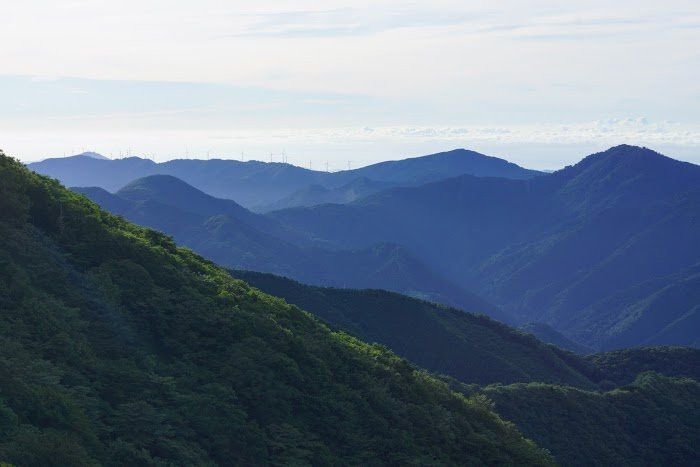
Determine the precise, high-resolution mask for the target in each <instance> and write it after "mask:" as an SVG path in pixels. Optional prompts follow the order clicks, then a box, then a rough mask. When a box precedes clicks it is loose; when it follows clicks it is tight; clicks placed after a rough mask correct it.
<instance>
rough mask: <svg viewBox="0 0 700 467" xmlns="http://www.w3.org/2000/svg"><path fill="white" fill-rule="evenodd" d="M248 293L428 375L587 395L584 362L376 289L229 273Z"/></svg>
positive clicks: (589, 371) (477, 320)
mask: <svg viewBox="0 0 700 467" xmlns="http://www.w3.org/2000/svg"><path fill="white" fill-rule="evenodd" d="M231 273H232V275H233V276H234V277H237V278H240V279H242V280H244V281H246V282H247V283H249V284H251V285H252V286H254V287H257V288H259V289H261V290H263V291H265V292H267V293H269V294H272V295H275V296H279V297H282V298H284V299H285V300H286V301H287V302H289V303H293V304H295V305H298V306H299V307H301V308H303V309H305V310H308V311H310V312H312V313H314V314H316V315H317V316H319V317H320V318H322V319H323V320H324V321H326V322H328V323H330V324H331V325H332V326H334V327H337V328H339V329H342V330H345V331H347V332H350V333H352V334H354V335H356V336H358V337H360V338H361V339H363V340H366V341H370V342H379V343H380V344H382V345H385V346H387V347H389V348H390V349H391V350H393V351H394V352H396V353H397V354H399V355H401V356H403V357H405V358H408V359H409V360H411V361H413V362H415V363H417V364H419V365H421V366H422V367H424V368H427V369H429V370H430V371H433V372H438V373H443V374H446V375H449V376H452V377H454V378H457V379H459V380H461V381H463V382H465V383H479V384H485V383H495V382H501V383H509V382H516V381H547V382H557V383H564V384H570V385H573V386H578V387H584V388H591V387H594V386H595V383H594V382H593V381H592V380H591V379H590V378H589V377H595V376H594V370H593V368H592V367H590V368H589V366H588V365H587V364H586V363H585V362H584V361H582V360H579V359H578V358H576V357H575V356H573V355H570V354H568V353H565V352H562V351H560V350H559V349H557V348H554V347H551V346H548V345H545V344H543V343H542V342H540V341H538V340H537V339H534V338H532V337H530V336H526V335H524V334H521V333H519V332H517V331H515V330H513V329H511V328H508V327H507V326H504V325H502V324H500V323H497V322H495V321H492V320H491V319H489V318H487V317H485V316H478V315H473V314H469V313H464V312H462V311H458V310H455V309H450V308H446V307H441V306H438V305H434V304H432V303H427V302H423V301H420V300H416V299H413V298H409V297H405V296H402V295H398V294H395V293H391V292H386V291H382V290H352V289H333V288H321V287H313V286H309V285H304V284H300V283H298V282H295V281H292V280H290V279H285V278H282V277H277V276H273V275H271V274H261V273H255V272H250V271H232V272H231Z"/></svg>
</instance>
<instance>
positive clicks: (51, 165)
mask: <svg viewBox="0 0 700 467" xmlns="http://www.w3.org/2000/svg"><path fill="white" fill-rule="evenodd" d="M86 160H87V159H86V158H84V157H79V158H66V159H65V160H63V161H62V160H60V159H54V160H49V161H46V164H45V165H42V166H35V165H32V166H31V167H32V168H37V169H41V170H45V171H48V172H50V174H51V175H52V176H56V177H59V178H61V177H62V176H63V175H64V174H65V173H66V171H68V169H69V168H72V169H75V170H74V171H73V172H70V173H71V175H70V177H72V178H70V177H69V178H70V179H71V180H75V181H77V183H75V182H74V184H76V185H87V184H90V182H91V178H90V176H89V175H85V174H92V172H90V170H88V171H87V172H84V171H83V168H82V167H83V166H84V165H85V161H86ZM139 161H141V162H139ZM97 162H98V163H102V162H104V161H97ZM107 162H108V163H112V162H116V163H119V164H122V165H123V166H124V167H127V166H128V165H129V164H137V165H138V164H141V163H144V164H146V162H145V161H143V160H131V159H129V160H125V161H121V162H120V161H107ZM228 162H229V163H230V164H233V165H236V164H241V163H238V162H232V161H228ZM477 162H478V163H477ZM94 164H95V161H94V160H91V161H88V162H87V166H89V167H92V166H93V165H94ZM148 164H150V166H151V167H156V168H158V169H160V168H163V167H165V166H164V165H163V164H158V165H155V164H153V163H150V162H148ZM178 164H184V165H187V164H192V167H194V166H197V167H200V166H201V167H207V168H206V169H201V168H200V169H198V170H196V171H195V170H192V171H193V172H196V173H199V174H200V175H201V174H204V173H210V172H213V171H215V170H216V169H217V168H220V169H221V170H222V172H221V174H219V175H217V176H216V177H214V179H212V182H211V187H212V188H209V190H217V189H218V188H216V187H217V186H218V185H217V183H218V182H217V181H216V180H221V179H222V178H225V177H227V176H228V175H227V173H228V172H226V171H225V170H224V166H225V164H224V161H189V162H188V161H173V164H172V165H171V166H167V167H174V166H178ZM222 164H223V165H222ZM258 164H261V166H265V167H264V168H261V169H260V171H259V172H258V173H257V175H256V176H259V177H261V178H260V180H262V179H265V180H266V181H264V182H263V181H261V182H260V183H259V185H260V187H264V186H267V185H266V184H271V183H274V181H275V180H276V181H278V182H280V185H281V186H285V187H287V188H290V186H291V185H293V184H294V183H295V182H290V181H289V180H291V178H290V177H288V176H287V175H280V174H279V173H277V172H275V173H276V175H270V174H271V173H272V172H271V171H273V170H276V169H279V168H280V167H281V166H280V165H278V164H263V163H258ZM166 165H167V164H166ZM56 167H59V169H56ZM114 167H115V171H116V172H117V173H116V174H115V175H114V177H111V178H110V177H109V175H107V173H105V174H102V175H101V177H102V178H98V179H97V181H99V180H103V179H105V178H107V179H108V180H119V179H120V177H123V174H124V173H125V172H123V171H121V170H122V169H121V168H119V167H122V166H121V165H115V166H114ZM455 167H457V168H455ZM494 167H498V168H499V170H500V171H501V172H500V173H493V172H488V170H487V169H489V170H492V169H493V168H494ZM249 168H250V167H249ZM450 168H452V169H453V170H450ZM467 168H470V169H471V170H473V171H476V169H479V175H481V176H474V175H470V174H462V175H460V173H465V172H464V170H466V169H467ZM117 169H118V170H117ZM287 169H289V170H292V169H291V168H285V170H287ZM297 169H298V170H299V171H302V172H299V173H304V174H305V175H304V176H303V177H306V178H309V177H312V176H313V177H316V176H318V177H320V178H323V177H330V178H333V177H335V182H333V183H334V185H333V186H335V187H336V188H332V189H331V188H327V187H326V188H323V189H318V187H323V186H324V185H318V187H317V189H315V190H316V192H318V193H319V195H318V197H317V201H319V202H324V201H328V200H332V201H335V202H336V203H335V204H316V201H313V198H314V196H311V197H308V198H305V196H304V195H303V193H304V189H303V188H298V187H297V188H295V189H296V191H292V193H291V194H289V193H288V194H286V195H285V197H282V198H278V199H277V201H278V202H279V204H278V206H287V205H288V204H295V203H298V204H301V205H308V206H304V207H292V208H286V209H281V210H276V211H273V212H270V213H268V214H266V215H265V216H260V215H259V214H254V213H252V212H249V211H245V212H246V214H241V213H242V212H243V211H244V209H243V208H242V207H241V206H239V205H236V206H237V207H236V212H238V213H239V214H227V213H228V212H229V211H227V209H233V208H225V207H224V205H225V203H227V202H230V201H226V200H221V199H219V200H215V199H213V198H211V197H209V198H206V200H205V199H204V197H206V195H204V194H203V193H200V192H197V195H196V196H195V194H194V192H193V191H192V188H191V187H187V186H186V185H185V184H183V183H181V182H175V181H174V180H172V179H169V180H170V182H169V183H171V184H172V185H173V186H175V185H177V186H179V187H180V188H177V187H176V188H165V187H160V186H158V185H159V183H160V182H159V180H160V181H161V182H162V181H163V180H164V179H158V178H157V177H156V179H152V178H150V177H147V178H145V179H143V180H139V181H138V182H134V183H136V184H137V185H138V184H141V185H149V186H150V188H148V189H141V190H140V191H139V190H134V189H133V187H131V188H129V186H128V184H127V186H126V187H124V190H122V191H118V192H117V193H115V194H110V193H106V192H100V191H99V190H97V189H94V188H91V189H80V190H82V191H83V192H85V193H86V194H88V195H89V196H90V197H91V198H92V199H94V200H96V201H98V202H100V203H101V204H102V205H103V206H104V207H106V208H107V209H110V210H112V211H113V212H117V213H120V214H122V215H124V216H125V217H127V218H128V219H130V220H133V221H134V222H137V223H140V224H142V225H147V226H150V227H153V228H157V229H159V230H162V231H164V232H166V233H168V234H171V235H174V236H175V238H176V239H177V240H178V241H180V242H182V243H183V244H186V245H188V246H190V247H192V248H194V249H195V250H196V251H198V252H199V253H201V254H203V255H205V256H207V257H209V258H211V259H213V260H214V261H217V262H219V263H221V264H223V265H226V266H229V267H234V268H239V269H251V270H257V271H264V272H272V273H275V274H279V275H284V276H288V277H291V278H294V279H296V280H300V281H302V282H307V283H311V284H316V285H333V286H340V287H343V286H346V287H360V288H364V287H372V288H385V289H389V290H394V291H397V292H401V293H407V294H410V295H413V296H416V297H420V298H426V299H431V300H435V301H440V302H443V303H446V304H448V305H452V306H456V307H459V308H463V309H466V310H468V311H481V312H484V313H487V314H489V315H490V316H492V317H495V318H497V319H499V320H502V321H504V322H507V323H511V324H515V325H525V324H527V323H537V326H535V327H532V328H531V330H532V331H533V332H536V333H538V335H539V336H540V337H542V338H545V335H549V336H550V337H551V338H553V336H554V335H555V333H556V334H559V337H558V338H557V340H556V342H557V343H559V344H560V345H565V344H564V342H566V341H569V342H570V344H566V345H568V347H569V348H577V349H578V350H579V351H585V350H583V349H592V350H597V349H614V348H624V347H629V346H636V345H656V344H671V345H690V346H698V345H700V332H698V329H699V328H700V321H699V320H700V308H699V306H700V298H699V297H698V295H697V294H698V290H700V287H698V280H699V279H698V277H699V276H698V272H699V269H698V268H700V242H697V239H698V238H700V225H699V224H698V221H697V219H698V217H699V215H700V167H698V166H696V165H693V164H689V163H684V162H679V161H676V160H673V159H670V158H668V157H665V156H662V155H661V154H658V153H656V152H654V151H651V150H649V149H646V148H640V147H635V146H625V145H623V146H617V147H614V148H611V149H609V150H607V151H604V152H601V153H598V154H594V155H591V156H588V157H586V158H584V159H583V160H582V161H581V162H579V163H578V164H575V165H573V166H569V167H566V168H564V169H562V170H559V171H555V172H553V173H551V174H543V173H539V172H534V171H527V170H525V169H522V168H519V167H517V166H514V165H512V164H508V163H506V162H505V161H503V160H501V159H495V158H488V157H486V156H482V155H478V154H476V153H472V152H469V151H463V150H459V151H451V152H447V153H441V154H436V155H431V156H425V157H423V158H415V159H407V160H404V161H395V162H388V163H382V164H377V165H374V166H369V167H367V168H363V169H357V170H355V171H346V172H339V173H334V174H327V173H322V172H309V171H304V169H300V168H295V169H294V170H297ZM149 170H150V169H149ZM154 170H156V169H155V168H154ZM168 170H170V169H168ZM227 170H228V169H227ZM460 170H462V172H460ZM350 172H352V173H350ZM231 173H233V172H231ZM295 173H296V172H295ZM358 175H361V176H365V177H366V180H365V181H363V182H362V183H360V184H361V185H364V186H370V187H372V188H371V189H369V190H367V191H366V192H364V193H363V194H364V197H362V196H361V195H360V194H358V193H360V192H361V190H358V191H357V192H355V195H352V196H345V195H342V193H347V189H346V188H344V187H346V185H343V183H344V182H346V181H347V180H348V178H347V177H351V178H350V180H351V182H350V186H352V180H357V178H352V177H357V176H358ZM455 175H456V176H455ZM487 175H500V176H487ZM503 175H506V176H508V177H510V178H506V177H504V176H503ZM191 177H192V175H190V178H191ZM265 177H267V178H265ZM313 177H312V178H313ZM440 177H442V178H440ZM292 178H293V177H292ZM203 180H204V179H203V178H202V179H201V180H200V182H201V183H202V184H205V183H204V181H203ZM282 180H286V181H284V182H282ZM157 182H158V183H157ZM423 182H427V183H423ZM105 183H107V182H105ZM109 183H113V182H109ZM421 183H422V184H421ZM328 184H330V182H328ZM328 184H327V185H328ZM393 184H398V185H399V186H396V185H393ZM300 185H301V186H307V187H308V185H304V184H300ZM327 185H326V186H327ZM238 188H240V189H241V190H244V191H245V187H243V186H239V187H238ZM375 188H376V189H378V190H379V191H375V192H372V190H373V189H375ZM112 189H116V188H114V187H113V186H112ZM168 190H170V191H168ZM178 190H181V191H182V193H187V194H186V195H181V196H177V195H175V194H174V193H175V192H177V191H178ZM299 190H301V191H299ZM160 191H162V192H163V194H157V192H160ZM310 191H312V192H313V191H314V189H311V190H310ZM351 191H352V190H351ZM134 192H139V193H141V194H139V195H135V194H134ZM210 192H211V191H210ZM253 192H254V191H253ZM253 192H249V193H248V195H251V193H253ZM280 193H281V192H277V193H276V194H275V195H274V196H270V197H268V199H269V198H272V197H277V196H278V195H279V194H280ZM294 193H296V194H294ZM329 193H333V194H332V195H329ZM248 195H246V196H248ZM323 196H329V198H325V199H324V198H323ZM190 197H191V198H193V199H198V200H202V201H201V203H199V202H198V203H199V204H201V205H204V204H207V205H210V206H211V207H207V208H202V207H201V206H200V207H198V208H197V209H198V210H200V211H201V212H200V213H199V214H197V215H196V216H195V217H196V219H194V218H193V217H192V213H191V211H192V209H191V206H190V205H189V204H187V203H188V201H187V199H188V198H190ZM117 198H119V199H117ZM124 200H126V201H128V202H126V203H125V202H124ZM280 200H281V201H280ZM153 203H156V204H153ZM166 204H167V206H164V205H166ZM234 204H235V203H234ZM263 204H264V203H262V202H261V203H259V205H260V206H262V205H263ZM267 206H268V207H270V206H273V204H270V203H268V204H267ZM183 209H184V210H185V211H187V210H189V211H190V212H182V211H183ZM236 215H237V216H238V217H236ZM232 219H236V220H235V221H233V220H232ZM671 239H672V240H671ZM441 284H442V285H441ZM475 294H476V295H475ZM477 296H478V297H480V298H478V297H477ZM489 304H492V305H489Z"/></svg>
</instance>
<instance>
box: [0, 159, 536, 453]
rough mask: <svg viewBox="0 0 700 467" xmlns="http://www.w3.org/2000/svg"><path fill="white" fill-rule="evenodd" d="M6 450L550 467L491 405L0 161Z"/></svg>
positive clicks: (1, 405) (1, 449) (0, 383)
mask: <svg viewBox="0 0 700 467" xmlns="http://www.w3.org/2000/svg"><path fill="white" fill-rule="evenodd" d="M0 180H1V181H2V183H1V184H0V238H1V239H2V241H1V242H0V264H2V266H3V267H2V268H0V309H2V310H3V312H2V314H0V320H2V323H1V324H2V325H0V341H1V343H2V349H3V353H2V357H0V370H1V371H2V375H3V378H0V396H1V397H0V421H1V423H0V430H2V437H1V438H0V458H1V459H3V460H7V461H10V462H13V463H16V464H18V465H37V464H39V465H47V464H58V465H88V464H94V463H98V462H99V463H105V464H110V465H137V464H140V465H143V464H146V465H148V464H166V463H172V464H179V465H185V464H195V465H210V464H267V463H272V464H287V465H289V464H300V463H301V464H303V463H317V464H335V465H340V464H368V463H373V462H381V463H389V464H407V463H419V464H426V463H438V464H460V465H463V464H465V463H467V464H470V463H474V464H477V463H482V464H499V463H504V464H520V465H523V464H546V463H548V457H547V455H546V454H545V453H543V452H541V451H539V450H537V449H536V448H534V446H533V445H532V444H531V443H528V442H526V441H524V440H523V439H522V438H521V437H520V436H519V435H518V433H517V432H516V431H515V430H514V429H513V428H512V426H511V425H509V424H506V423H504V422H502V421H501V420H499V419H498V418H497V417H496V416H495V415H494V414H493V413H492V412H491V411H490V410H489V409H488V408H487V407H486V406H484V404H482V403H481V402H480V401H479V400H478V399H473V400H471V401H469V400H466V399H464V398H463V397H461V396H458V395H456V394H454V393H452V392H450V391H449V390H448V389H447V388H446V387H445V386H444V385H443V384H440V383H438V382H437V381H435V380H434V379H432V378H431V377H429V376H428V375H426V374H425V373H422V372H420V371H418V370H417V369H416V368H415V367H413V366H412V365H411V364H409V363H407V362H406V361H404V360H401V359H399V358H397V357H396V356H394V355H393V354H391V353H389V352H388V351H386V350H385V349H383V348H381V347H378V346H369V345H366V344H363V343H361V342H359V341H357V340H355V339H352V338H350V337H348V336H346V335H343V334H338V333H332V332H330V331H329V330H328V329H327V328H326V327H324V326H323V325H321V324H320V323H319V322H317V321H316V320H315V319H313V318H312V317H311V316H310V315H309V314H307V313H305V312H302V311H300V310H299V309H298V308H297V307H294V306H289V305H287V304H285V303H284V302H282V301H281V300H279V299H275V298H273V297H270V296H268V295H265V294H262V293H260V292H257V291H255V290H253V289H250V288H249V287H248V286H247V285H246V284H244V283H243V282H240V281H236V280H233V279H232V278H231V277H230V276H229V275H228V274H227V273H226V272H225V271H223V270H221V269H219V268H217V267H216V266H214V265H213V264H211V263H209V262H206V261H204V260H202V259H201V258H199V257H197V256H196V255H194V254H193V253H191V252H189V251H188V250H183V249H178V248H177V247H176V246H175V245H174V244H173V242H172V241H171V240H170V239H169V238H168V237H165V236H163V235H162V234H159V233H157V232H154V231H150V230H146V229H143V228H139V227H136V226H134V225H132V224H129V223H127V222H125V221H123V220H121V219H118V218H116V217H114V216H112V215H109V214H107V213H106V212H104V211H101V210H100V209H99V208H98V207H97V206H96V205H94V204H92V203H91V202H89V201H88V200H87V199H86V198H84V197H82V196H80V195H77V194H75V193H72V192H70V191H68V190H66V189H63V188H62V187H61V186H59V185H58V184H57V183H55V182H53V181H50V180H48V179H46V178H43V177H39V176H37V175H35V174H32V173H30V172H29V171H27V170H26V169H24V167H22V166H21V164H20V163H19V162H15V161H13V160H11V159H9V158H7V157H5V156H4V155H0Z"/></svg>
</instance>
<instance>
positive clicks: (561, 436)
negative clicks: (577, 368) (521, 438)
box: [485, 373, 700, 466]
mask: <svg viewBox="0 0 700 467" xmlns="http://www.w3.org/2000/svg"><path fill="white" fill-rule="evenodd" d="M485 394H486V395H487V396H488V397H489V398H491V399H493V400H494V401H495V408H496V410H497V411H498V412H499V413H500V414H501V415H503V416H504V417H507V418H508V419H509V420H512V421H513V422H514V423H515V424H516V425H517V426H518V428H520V429H521V430H522V431H523V432H524V433H525V434H526V435H527V436H531V437H532V438H533V439H535V440H536V441H537V442H538V443H540V444H541V445H542V446H545V447H546V448H547V449H549V450H550V451H551V452H552V454H553V455H554V457H555V458H556V460H557V462H559V463H560V464H561V465H572V466H578V465H580V466H589V465H695V464H696V463H697V460H698V448H697V439H698V438H700V418H698V416H697V414H698V411H700V384H698V382H697V381H695V380H691V379H675V378H667V377H664V376H661V375H658V374H656V373H643V374H641V375H640V376H638V377H637V378H636V380H635V381H634V383H633V384H630V385H628V386H625V387H622V388H620V389H616V390H614V391H610V392H605V393H597V392H588V391H583V390H580V389H574V388H566V387H558V386H552V385H545V384H539V383H530V384H515V385H511V386H495V387H490V388H487V389H486V391H485Z"/></svg>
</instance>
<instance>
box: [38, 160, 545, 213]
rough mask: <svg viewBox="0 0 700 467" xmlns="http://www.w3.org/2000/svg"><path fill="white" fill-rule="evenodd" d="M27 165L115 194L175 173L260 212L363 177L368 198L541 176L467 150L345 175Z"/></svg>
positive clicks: (219, 164)
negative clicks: (463, 180)
mask: <svg viewBox="0 0 700 467" xmlns="http://www.w3.org/2000/svg"><path fill="white" fill-rule="evenodd" d="M28 166H29V168H30V169H32V170H34V171H36V172H38V173H41V174H44V175H49V176H51V177H54V178H57V179H59V180H60V181H61V182H62V183H64V184H65V185H67V186H80V187H85V186H98V187H100V188H104V189H106V190H107V191H110V192H115V191H116V190H118V189H120V188H122V187H123V186H124V185H126V184H127V183H129V182H131V181H133V180H135V179H138V178H142V177H146V176H149V175H156V174H161V175H172V176H175V177H177V178H179V179H181V180H183V181H185V182H186V183H188V184H190V185H192V186H194V187H196V188H198V189H200V190H202V191H204V192H205V193H208V194H210V195H212V196H216V197H219V198H226V199H232V200H234V201H236V202H238V203H239V204H241V205H243V206H245V207H246V208H248V209H255V210H260V209H267V208H268V207H269V206H270V205H272V204H273V203H276V202H282V203H283V205H281V206H279V207H290V206H291V204H290V200H293V199H294V193H295V192H299V191H300V190H302V191H303V190H307V193H306V195H305V196H302V199H301V200H300V202H303V203H305V204H303V205H310V204H322V203H324V202H327V201H325V200H324V199H326V197H327V196H329V195H328V194H327V193H320V195H319V199H315V198H314V197H313V192H311V193H309V192H308V191H309V190H310V189H309V188H308V187H309V186H317V187H318V186H320V187H323V188H326V189H328V190H330V191H332V192H336V193H337V194H336V195H335V201H338V200H340V199H342V198H343V197H344V196H346V195H347V193H348V191H349V190H348V189H345V190H340V191H339V192H338V191H337V189H339V188H341V187H343V186H344V185H348V184H352V183H356V181H357V180H358V179H367V180H368V181H370V182H374V186H373V187H370V186H369V184H367V183H365V187H364V188H363V189H362V190H361V191H363V190H364V192H366V193H367V194H369V193H371V192H373V191H372V190H374V191H376V190H377V189H378V187H380V186H381V185H382V184H384V183H386V184H391V185H406V186H411V185H418V184H421V183H425V182H427V181H433V180H439V179H442V178H446V177H451V176H455V175H459V174H472V175H475V176H495V177H508V178H517V179H525V178H529V177H534V176H537V175H540V174H541V173H540V172H537V171H534V170H529V169H524V168H522V167H519V166H517V165H515V164H513V163H511V162H508V161H505V160H503V159H498V158H495V157H489V156H485V155H483V154H479V153H477V152H474V151H468V150H465V149H458V150H454V151H448V152H443V153H438V154H432V155H429V156H423V157H414V158H409V159H404V160H400V161H391V162H382V163H379V164H374V165H370V166H367V167H362V168H359V169H353V170H344V171H340V172H320V171H313V170H309V169H304V168H301V167H297V166H293V165H290V164H286V163H277V162H271V163H267V162H259V161H248V162H241V161H236V160H221V159H213V160H197V159H177V160H171V161H168V162H163V163H155V162H153V161H150V160H147V159H140V158H138V157H129V158H124V159H116V160H97V159H95V158H92V157H87V156H84V155H78V156H72V157H65V158H54V159H46V160H44V161H41V162H35V163H32V164H29V165H28ZM340 193H345V195H342V194H340ZM331 196H334V195H331ZM290 197H291V198H290ZM351 198H352V199H356V198H355V197H352V196H351ZM282 200H286V201H282Z"/></svg>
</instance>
